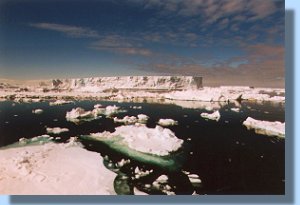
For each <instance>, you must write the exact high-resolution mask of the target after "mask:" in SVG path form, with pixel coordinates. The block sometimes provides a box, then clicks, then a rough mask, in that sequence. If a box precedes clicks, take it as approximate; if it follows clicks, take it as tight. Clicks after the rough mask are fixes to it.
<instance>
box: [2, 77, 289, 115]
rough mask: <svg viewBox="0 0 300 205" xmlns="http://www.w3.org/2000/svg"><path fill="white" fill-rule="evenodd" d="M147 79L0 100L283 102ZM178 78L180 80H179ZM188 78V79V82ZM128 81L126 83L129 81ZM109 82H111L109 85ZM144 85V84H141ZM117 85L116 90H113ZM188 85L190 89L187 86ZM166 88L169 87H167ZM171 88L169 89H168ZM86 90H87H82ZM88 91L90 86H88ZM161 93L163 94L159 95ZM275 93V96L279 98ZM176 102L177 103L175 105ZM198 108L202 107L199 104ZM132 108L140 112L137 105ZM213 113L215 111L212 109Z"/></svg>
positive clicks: (237, 90)
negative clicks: (156, 82)
mask: <svg viewBox="0 0 300 205" xmlns="http://www.w3.org/2000/svg"><path fill="white" fill-rule="evenodd" d="M143 77H146V76H140V78H136V79H137V81H135V80H133V79H135V78H132V79H131V78H130V77H129V78H125V77H124V78H120V79H121V81H122V82H121V81H120V82H119V81H118V77H114V78H112V77H111V78H106V79H105V80H103V79H102V78H89V79H80V80H79V79H77V80H76V79H68V80H64V81H63V83H62V84H60V85H59V86H58V89H59V91H57V90H51V89H52V88H50V87H49V92H42V91H39V89H38V88H34V87H33V88H31V91H28V92H18V93H16V92H14V91H13V90H0V98H2V99H6V100H14V101H16V102H32V101H33V99H35V100H36V101H42V100H49V99H55V100H56V99H69V98H72V99H74V100H75V99H105V100H117V101H120V100H121V101H125V100H126V101H134V102H143V100H144V99H147V101H149V100H150V101H159V100H161V101H169V102H170V103H172V102H174V104H177V103H178V104H182V105H183V106H190V107H191V108H192V107H195V106H198V104H197V103H196V104H193V103H187V102H189V101H195V102H223V103H225V102H228V101H236V100H237V101H240V100H245V101H262V102H263V101H270V102H275V103H284V102H285V97H284V96H272V97H271V96H270V94H271V93H275V94H277V93H278V94H280V95H284V94H285V90H284V89H277V88H274V89H273V88H249V87H238V86H231V87H230V86H220V87H203V88H201V87H199V88H197V89H194V88H193V87H194V86H195V84H194V83H192V81H193V80H192V78H182V79H181V80H178V82H177V81H175V82H174V83H170V82H171V80H170V79H171V78H170V77H168V76H166V77H165V78H161V77H159V76H152V79H153V80H150V81H151V82H152V83H150V81H149V82H148V83H146V84H147V86H148V87H147V86H146V84H144V85H145V86H140V83H141V82H143V80H142V81H141V82H140V81H139V80H140V79H141V78H143ZM154 79H160V80H158V81H159V83H158V84H155V83H154V82H155V80H154ZM179 79H180V78H179ZM188 79H190V80H188ZM128 80H129V81H128ZM110 81H111V82H110ZM87 84H93V85H95V86H96V85H97V86H98V87H95V88H94V87H93V90H90V91H89V90H88V89H81V88H82V87H85V86H86V85H87ZM142 84H143V83H142ZM114 85H116V86H120V87H119V88H118V87H114ZM189 85H191V86H189ZM168 86H169V87H168ZM170 86H171V87H170ZM85 88H86V87H85ZM89 88H90V87H89ZM161 90H163V92H161ZM278 94H277V95H278ZM175 101H177V102H175ZM199 106H201V105H200V104H199ZM134 108H136V109H140V106H135V107H134ZM214 110H216V109H215V108H214Z"/></svg>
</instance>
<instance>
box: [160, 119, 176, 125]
mask: <svg viewBox="0 0 300 205" xmlns="http://www.w3.org/2000/svg"><path fill="white" fill-rule="evenodd" d="M158 124H159V125H161V126H173V125H177V124H178V122H177V121H175V120H173V119H159V121H158Z"/></svg>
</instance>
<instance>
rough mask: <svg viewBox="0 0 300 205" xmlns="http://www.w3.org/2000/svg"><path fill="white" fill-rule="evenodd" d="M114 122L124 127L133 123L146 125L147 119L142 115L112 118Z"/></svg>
mask: <svg viewBox="0 0 300 205" xmlns="http://www.w3.org/2000/svg"><path fill="white" fill-rule="evenodd" d="M113 119H114V122H118V123H124V124H126V125H130V124H135V123H142V124H145V123H147V121H148V119H149V117H148V116H147V115H144V114H139V115H138V116H137V117H135V116H127V115H126V116H125V117H123V118H122V119H120V118H117V117H114V118H113Z"/></svg>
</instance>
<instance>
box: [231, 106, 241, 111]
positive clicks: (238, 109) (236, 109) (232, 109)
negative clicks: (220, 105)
mask: <svg viewBox="0 0 300 205" xmlns="http://www.w3.org/2000/svg"><path fill="white" fill-rule="evenodd" d="M230 110H231V111H233V112H240V108H238V107H237V108H230Z"/></svg>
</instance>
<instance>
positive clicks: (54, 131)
mask: <svg viewBox="0 0 300 205" xmlns="http://www.w3.org/2000/svg"><path fill="white" fill-rule="evenodd" d="M46 131H47V133H48V134H60V133H62V132H68V131H69V129H68V128H60V127H53V128H50V127H47V128H46Z"/></svg>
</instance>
